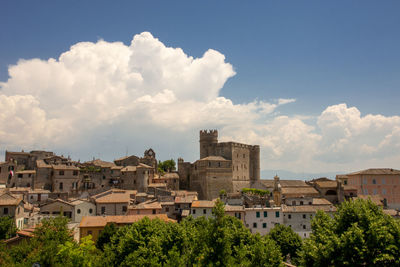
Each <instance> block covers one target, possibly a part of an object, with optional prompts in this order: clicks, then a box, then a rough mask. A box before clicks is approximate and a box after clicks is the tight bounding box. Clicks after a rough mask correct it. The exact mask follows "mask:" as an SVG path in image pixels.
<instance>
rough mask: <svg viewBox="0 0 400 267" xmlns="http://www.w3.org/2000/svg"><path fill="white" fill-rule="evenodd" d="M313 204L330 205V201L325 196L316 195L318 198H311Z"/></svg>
mask: <svg viewBox="0 0 400 267" xmlns="http://www.w3.org/2000/svg"><path fill="white" fill-rule="evenodd" d="M312 204H313V205H332V203H331V202H330V201H329V200H327V199H326V198H322V197H318V198H313V200H312Z"/></svg>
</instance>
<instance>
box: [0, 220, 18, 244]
mask: <svg viewBox="0 0 400 267" xmlns="http://www.w3.org/2000/svg"><path fill="white" fill-rule="evenodd" d="M16 232H17V227H16V226H15V221H14V218H12V217H10V216H4V217H0V240H2V239H8V238H11V237H13V236H15V234H16Z"/></svg>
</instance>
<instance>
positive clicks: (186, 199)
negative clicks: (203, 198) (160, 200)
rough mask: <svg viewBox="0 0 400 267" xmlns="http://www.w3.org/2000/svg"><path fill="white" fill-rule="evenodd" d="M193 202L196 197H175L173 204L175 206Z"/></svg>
mask: <svg viewBox="0 0 400 267" xmlns="http://www.w3.org/2000/svg"><path fill="white" fill-rule="evenodd" d="M194 200H197V197H196V196H185V197H175V203H177V204H185V203H192V202H193V201H194Z"/></svg>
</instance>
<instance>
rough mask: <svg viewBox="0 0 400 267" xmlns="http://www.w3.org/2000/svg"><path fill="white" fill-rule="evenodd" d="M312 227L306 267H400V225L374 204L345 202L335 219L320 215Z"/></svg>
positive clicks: (304, 254) (304, 258)
mask: <svg viewBox="0 0 400 267" xmlns="http://www.w3.org/2000/svg"><path fill="white" fill-rule="evenodd" d="M311 226H312V234H311V236H310V238H309V239H308V240H305V241H304V245H303V249H302V251H301V253H300V264H301V265H303V266H389V265H397V266H398V265H400V249H399V248H400V224H399V222H398V221H395V220H394V219H393V218H392V217H390V216H388V215H386V214H384V213H383V212H382V209H381V208H380V207H378V206H376V205H375V204H374V203H372V202H371V201H370V200H368V201H365V200H354V201H353V200H351V201H346V202H343V203H342V204H341V205H340V206H339V208H338V211H337V213H336V214H335V216H334V218H331V217H330V216H329V215H327V214H326V213H323V212H318V213H317V215H316V216H315V218H314V219H313V221H312V224H311Z"/></svg>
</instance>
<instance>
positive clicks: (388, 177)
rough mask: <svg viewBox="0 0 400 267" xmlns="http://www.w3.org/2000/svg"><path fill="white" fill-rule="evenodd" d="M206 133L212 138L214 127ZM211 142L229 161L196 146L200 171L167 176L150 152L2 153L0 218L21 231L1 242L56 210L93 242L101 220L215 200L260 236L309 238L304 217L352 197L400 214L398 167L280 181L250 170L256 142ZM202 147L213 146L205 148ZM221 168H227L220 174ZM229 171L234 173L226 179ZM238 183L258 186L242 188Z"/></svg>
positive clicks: (184, 212)
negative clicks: (105, 155) (286, 233)
mask: <svg viewBox="0 0 400 267" xmlns="http://www.w3.org/2000/svg"><path fill="white" fill-rule="evenodd" d="M204 134H205V133H204V132H202V135H203V137H204ZM206 134H208V135H210V133H209V132H208V133H206ZM212 135H213V138H214V137H215V132H212ZM212 140H214V139H212ZM220 144H221V145H220ZM214 146H215V149H214V150H215V151H217V152H218V153H220V154H224V155H225V157H226V158H230V161H229V160H226V159H224V158H223V157H222V156H214V155H211V156H210V155H209V154H210V153H214V152H215V151H214V150H212V151H211V148H210V149H208V150H207V151H206V152H207V153H208V154H207V153H205V152H204V151H203V154H204V155H203V156H204V157H203V159H207V160H209V161H210V162H209V163H207V164H203V165H204V166H203V167H201V168H203V169H204V172H203V171H199V170H203V169H201V168H200V167H199V166H200V165H201V164H200V163H202V161H201V160H199V161H197V162H195V163H193V164H191V163H187V164H186V163H184V162H183V161H181V165H182V164H183V166H184V168H185V169H181V170H180V171H179V170H178V171H177V172H175V171H172V172H166V173H163V172H159V171H158V168H157V160H156V156H155V153H154V151H153V150H152V149H149V150H146V151H145V153H144V156H143V157H137V156H126V157H122V158H120V159H116V160H114V162H106V161H102V160H100V159H93V160H92V161H88V162H82V163H81V162H80V161H72V160H71V159H70V158H69V157H63V156H57V155H55V154H54V153H53V152H47V151H31V152H24V151H22V152H10V151H6V156H5V162H0V216H11V217H13V218H14V219H15V224H16V226H17V227H18V228H19V230H20V231H19V232H18V236H17V237H15V238H13V239H12V240H9V241H8V244H14V243H16V242H19V241H20V240H21V239H23V238H29V237H30V236H32V229H33V228H34V227H35V226H36V225H38V224H40V222H41V220H43V219H45V218H49V217H54V216H60V215H62V216H65V217H67V218H68V219H69V221H70V223H69V227H70V228H71V229H74V231H75V237H76V239H77V240H79V239H80V238H82V237H84V236H87V235H91V236H92V237H93V239H94V240H96V239H97V238H98V235H99V233H100V232H101V231H102V230H103V229H104V227H105V226H106V225H107V224H110V223H115V224H116V225H119V226H120V225H127V224H132V223H134V222H136V221H138V220H140V219H142V218H144V217H149V218H151V219H152V218H159V219H161V220H163V221H168V222H179V221H181V220H182V219H184V218H185V217H188V216H192V217H194V218H197V217H200V216H204V217H207V218H208V217H211V216H213V214H212V209H213V207H214V205H215V201H216V199H217V197H218V198H220V199H221V200H222V201H223V202H224V203H225V213H226V214H227V215H230V216H234V217H236V218H238V219H239V220H241V221H242V222H243V224H244V225H245V226H246V227H248V228H249V229H250V231H251V232H253V233H260V234H266V233H268V232H269V231H270V230H271V229H272V228H273V227H274V226H275V225H276V224H283V225H287V226H289V227H291V228H292V229H293V230H294V231H295V232H296V233H298V234H299V235H300V236H301V237H303V238H305V237H309V235H310V233H311V220H312V218H313V217H314V216H315V214H316V213H317V211H318V210H322V211H325V212H326V213H328V214H330V215H331V216H333V214H334V213H335V211H336V205H337V204H339V203H341V202H343V201H344V200H346V199H351V198H364V199H367V198H370V199H371V200H372V201H373V202H375V203H376V204H377V205H379V206H382V207H383V208H384V211H385V212H386V213H387V214H389V215H391V216H393V217H397V218H398V217H400V215H399V208H400V171H399V170H394V169H382V168H381V169H368V170H363V171H359V172H354V173H349V174H345V175H337V176H336V179H335V180H331V179H328V178H317V179H313V180H309V181H303V180H281V179H280V178H279V177H278V176H275V177H274V179H272V180H263V179H259V178H258V176H257V175H255V174H257V172H258V171H259V169H258V167H257V166H258V164H257V160H258V159H257V157H256V156H257V153H258V150H257V147H251V146H246V145H243V146H242V145H238V144H235V143H227V144H224V143H215V144H214ZM209 147H213V146H210V145H209V144H207V145H205V146H204V148H209ZM231 148H233V149H232V150H231ZM225 150H226V151H228V152H226V151H225ZM210 151H211V152H210ZM254 151H255V152H254ZM217 152H215V153H217ZM246 153H247V154H246ZM251 153H253V154H254V155H256V156H251V155H253V154H251ZM239 155H240V157H239ZM249 155H250V156H251V157H250V156H249ZM252 157H253V158H252ZM248 158H251V159H250V160H249V159H248ZM211 161H212V163H211ZM219 161H221V162H222V163H223V164H222V163H220V162H219ZM250 161H253V163H252V162H250ZM238 162H239V163H238ZM224 164H225V165H226V166H225V165H224ZM198 165H199V166H198ZM230 166H231V167H230ZM243 166H244V167H246V166H255V167H252V168H253V169H252V170H251V171H248V172H246V173H245V172H242V173H245V174H244V175H243V177H244V178H241V176H240V175H239V176H237V175H236V174H237V173H239V172H240V169H239V168H242V167H243ZM222 167H223V168H225V169H226V170H225V169H224V171H223V172H219V168H222ZM229 172H231V173H233V174H235V175H236V176H235V175H231V176H232V177H231V178H229V179H230V180H229V179H227V178H226V177H228V174H229ZM203 174H204V175H206V176H207V177H203V176H202V175H203ZM218 175H223V177H225V178H221V181H222V180H223V179H225V180H226V181H227V183H229V184H227V186H226V190H220V192H216V189H215V188H211V189H209V187H210V186H213V185H215V186H216V187H217V186H218V189H225V188H224V184H223V183H220V182H215V181H217V180H219V176H218ZM229 175H230V174H229ZM254 175H255V176H254ZM192 177H193V179H192ZM202 177H203V178H202ZM235 177H236V178H235ZM252 177H255V178H254V179H253V178H252ZM191 179H192V180H191ZM201 181H204V182H203V183H201ZM245 185H250V186H249V187H250V188H253V189H257V190H258V191H254V190H253V191H252V190H244V188H243V187H244V186H245ZM197 189H198V190H200V191H198V190H197ZM260 192H262V194H260ZM216 194H218V196H217V197H216Z"/></svg>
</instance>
